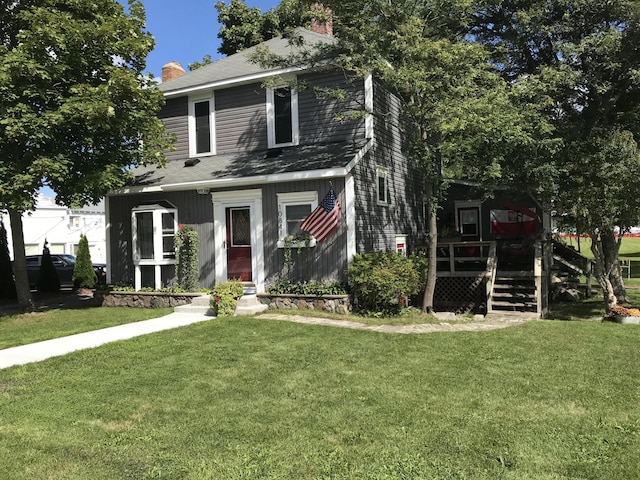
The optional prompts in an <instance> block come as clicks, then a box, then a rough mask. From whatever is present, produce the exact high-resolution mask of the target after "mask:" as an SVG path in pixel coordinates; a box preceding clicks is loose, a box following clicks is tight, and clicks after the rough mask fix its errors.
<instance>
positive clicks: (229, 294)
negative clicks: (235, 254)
mask: <svg viewBox="0 0 640 480" xmlns="http://www.w3.org/2000/svg"><path fill="white" fill-rule="evenodd" d="M242 293H243V290H242V282H241V281H240V280H229V281H228V282H222V283H218V284H217V285H216V286H215V287H213V291H212V292H211V300H210V301H209V306H210V307H211V310H213V313H215V314H216V316H218V317H225V316H230V315H233V314H234V312H235V311H236V305H238V299H239V298H240V297H241V296H242Z"/></svg>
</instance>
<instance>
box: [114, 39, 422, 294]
mask: <svg viewBox="0 0 640 480" xmlns="http://www.w3.org/2000/svg"><path fill="white" fill-rule="evenodd" d="M292 35H294V36H296V39H297V40H300V41H302V43H303V45H304V48H313V46H314V45H322V44H326V43H327V42H333V41H334V40H333V38H332V37H331V36H330V35H327V34H323V33H316V32H313V31H309V30H305V29H296V30H294V31H293V32H291V33H290V34H288V35H285V36H283V37H279V38H274V39H271V40H269V41H267V42H264V44H263V45H262V46H265V47H267V48H268V49H269V50H270V51H272V52H273V53H275V54H279V55H286V54H287V53H288V52H290V49H292V48H296V47H293V46H292V42H291V41H290V36H292ZM293 43H296V44H299V43H300V42H293ZM255 48H256V47H254V48H252V49H248V50H246V51H243V52H239V53H236V54H234V55H231V56H228V57H226V58H222V59H220V60H218V61H216V62H214V63H212V64H209V65H207V66H204V67H202V68H199V69H197V70H195V71H192V72H189V73H185V72H184V71H183V70H182V69H181V67H180V66H179V65H177V64H175V63H170V64H167V65H166V66H165V68H164V69H163V77H164V78H163V83H162V84H161V86H160V88H161V90H162V91H163V92H164V95H165V97H166V105H165V107H164V108H163V110H162V111H161V114H160V115H161V118H162V120H163V121H164V122H165V125H166V127H167V129H168V130H169V131H170V132H173V133H175V135H176V137H177V144H176V147H177V148H176V150H175V151H172V152H168V154H167V157H168V162H167V165H166V167H165V168H158V167H155V166H150V167H145V168H136V169H135V170H134V172H133V173H134V175H135V181H134V182H133V183H132V184H131V185H130V186H128V187H127V188H125V189H123V190H121V191H118V192H114V193H112V194H110V195H109V196H108V197H107V199H106V211H107V219H108V220H107V244H108V252H107V254H108V263H109V275H110V279H109V281H110V282H112V283H115V282H125V283H133V284H134V285H135V287H136V289H140V288H141V287H145V286H151V287H160V286H164V285H167V284H168V283H170V282H171V280H172V279H173V277H174V264H175V254H174V235H175V233H176V231H177V229H178V228H179V225H181V224H185V225H190V226H193V227H194V228H195V229H196V230H197V231H198V234H199V239H200V247H199V248H200V249H199V262H200V284H201V285H202V286H203V287H211V286H212V285H213V284H214V283H215V282H221V281H225V280H227V279H232V278H241V279H242V280H243V281H245V282H249V283H253V284H255V285H256V288H257V290H258V292H261V291H264V289H265V285H266V284H268V283H269V282H271V281H273V280H274V279H276V278H277V277H278V275H279V274H280V272H281V270H282V266H283V262H284V260H283V258H284V250H285V247H286V245H285V243H286V242H285V239H286V238H287V236H289V235H293V234H296V233H299V226H300V223H301V221H302V220H303V219H304V218H305V217H306V216H307V215H309V213H310V212H312V211H313V210H314V209H315V208H316V206H317V205H318V204H319V203H320V202H321V201H322V199H323V198H324V197H325V195H326V194H327V192H328V191H329V189H330V188H332V189H333V191H334V192H335V195H336V197H337V201H338V206H339V209H340V210H339V212H340V216H339V219H338V227H337V228H336V229H335V230H334V231H333V232H332V233H331V234H330V235H329V236H328V237H327V238H326V239H325V240H324V241H322V242H320V241H316V239H313V238H312V239H311V240H310V242H308V244H305V248H304V250H305V252H304V255H302V256H301V259H300V260H299V262H298V265H296V268H297V269H298V275H299V276H300V277H303V278H302V279H304V280H323V279H325V280H341V279H344V277H345V270H346V268H347V265H348V262H349V260H350V259H351V258H352V257H353V255H354V254H355V253H356V252H365V251H388V250H406V249H407V245H411V244H417V243H420V242H421V241H422V238H423V226H422V225H421V222H422V218H423V207H422V206H423V193H422V184H423V178H424V177H423V175H422V173H421V172H420V170H419V169H418V168H417V167H415V166H413V165H412V164H411V163H410V162H408V161H407V158H406V157H405V156H404V154H403V151H402V132H401V131H400V129H399V126H398V125H399V123H400V122H399V121H398V119H399V114H400V105H399V103H398V101H397V99H396V98H395V97H394V96H393V95H391V94H390V93H388V92H386V91H384V90H383V89H381V88H379V87H378V86H377V85H376V81H375V79H374V78H372V76H365V77H364V78H354V77H353V76H352V75H350V74H348V73H345V72H344V71H342V70H338V69H335V68H331V67H330V66H329V65H322V66H314V67H304V68H302V67H297V66H296V67H286V66H285V67H277V68H276V67H274V68H263V67H261V66H260V65H258V64H256V63H254V62H252V61H251V60H250V55H251V53H252V52H253V51H254V50H255ZM292 80H296V81H297V82H298V83H299V84H300V83H304V85H306V88H299V89H297V90H296V89H295V88H293V87H292V86H291V85H292V84H293V83H292ZM316 87H317V88H316ZM323 87H329V88H341V89H343V90H344V91H345V92H347V93H348V95H346V96H345V97H344V98H340V99H337V98H333V97H322V96H319V95H317V94H315V93H313V92H314V90H315V91H316V92H317V91H318V89H320V90H321V89H322V88H323ZM362 111H368V112H374V114H367V115H349V113H353V112H362ZM302 257H304V258H302Z"/></svg>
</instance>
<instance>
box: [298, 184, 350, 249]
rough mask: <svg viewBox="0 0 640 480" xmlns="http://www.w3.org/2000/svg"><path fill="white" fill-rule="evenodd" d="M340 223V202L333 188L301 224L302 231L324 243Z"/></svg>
mask: <svg viewBox="0 0 640 480" xmlns="http://www.w3.org/2000/svg"><path fill="white" fill-rule="evenodd" d="M339 222H340V202H338V200H337V199H336V192H334V191H333V187H331V188H329V192H328V193H327V194H326V195H325V196H324V198H323V199H322V201H321V202H320V205H318V206H317V207H316V208H315V210H313V212H311V213H310V214H309V215H307V217H306V218H305V219H304V220H303V221H302V223H301V224H300V229H301V230H304V231H306V232H309V233H310V234H311V235H313V236H314V238H315V239H316V241H318V242H323V241H324V240H325V239H326V238H327V237H328V236H329V234H330V233H331V232H333V231H334V230H335V229H336V228H338V223H339Z"/></svg>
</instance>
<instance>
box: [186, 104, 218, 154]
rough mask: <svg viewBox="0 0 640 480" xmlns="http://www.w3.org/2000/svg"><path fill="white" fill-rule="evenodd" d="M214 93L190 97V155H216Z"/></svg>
mask: <svg viewBox="0 0 640 480" xmlns="http://www.w3.org/2000/svg"><path fill="white" fill-rule="evenodd" d="M215 138H216V136H215V105H214V101H213V95H210V96H207V97H197V98H190V99H189V156H190V157H198V156H203V155H215V153H216V147H215V145H216V144H215Z"/></svg>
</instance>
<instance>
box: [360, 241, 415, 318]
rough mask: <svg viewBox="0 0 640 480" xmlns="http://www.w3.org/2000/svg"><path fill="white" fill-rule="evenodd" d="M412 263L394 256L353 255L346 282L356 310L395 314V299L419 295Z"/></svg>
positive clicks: (387, 253)
mask: <svg viewBox="0 0 640 480" xmlns="http://www.w3.org/2000/svg"><path fill="white" fill-rule="evenodd" d="M416 263H417V262H416V261H415V260H414V259H413V258H410V257H405V256H404V255H400V254H398V253H395V252H386V253H383V252H374V253H362V254H357V255H356V256H355V257H354V258H353V260H352V261H351V263H350V264H349V268H348V269H347V278H348V279H349V287H350V289H351V292H352V294H353V296H354V299H355V300H356V302H357V305H358V308H359V309H363V310H367V311H376V312H385V313H386V314H388V313H390V312H399V310H400V305H399V304H398V298H399V297H404V298H407V297H408V296H409V295H413V294H416V293H418V292H419V291H420V287H421V285H420V282H421V272H419V268H418V265H417V264H416Z"/></svg>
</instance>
